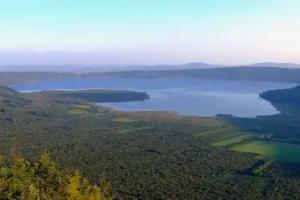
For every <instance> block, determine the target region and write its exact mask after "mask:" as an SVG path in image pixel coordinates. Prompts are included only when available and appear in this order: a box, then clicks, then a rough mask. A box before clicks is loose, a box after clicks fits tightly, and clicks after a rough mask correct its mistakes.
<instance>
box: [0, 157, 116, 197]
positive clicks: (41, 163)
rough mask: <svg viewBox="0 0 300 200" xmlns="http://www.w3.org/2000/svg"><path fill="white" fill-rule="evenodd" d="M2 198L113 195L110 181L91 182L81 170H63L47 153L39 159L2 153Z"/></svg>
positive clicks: (0, 171) (0, 192)
mask: <svg viewBox="0 0 300 200" xmlns="http://www.w3.org/2000/svg"><path fill="white" fill-rule="evenodd" d="M0 199H21V200H22V199H23V200H34V199H40V200H43V199H44V200H49V199H58V200H59V199H61V200H63V199H65V200H93V199H94V200H108V199H113V196H112V191H111V188H110V186H109V184H107V183H102V185H98V186H97V185H91V184H90V183H89V181H88V180H87V179H85V178H83V177H82V176H81V175H80V173H79V171H69V170H61V169H59V167H58V165H57V164H56V163H55V162H54V161H52V160H51V159H50V158H49V155H48V154H47V153H44V154H42V155H41V156H40V158H39V159H38V161H36V162H29V161H27V160H25V159H24V158H22V157H20V156H17V155H13V157H12V158H11V159H7V158H6V157H4V156H0Z"/></svg>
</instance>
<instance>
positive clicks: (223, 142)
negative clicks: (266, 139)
mask: <svg viewBox="0 0 300 200" xmlns="http://www.w3.org/2000/svg"><path fill="white" fill-rule="evenodd" d="M253 137H254V136H252V135H240V136H236V137H231V138H228V139H225V140H221V141H217V142H214V143H212V145H213V146H216V147H223V146H229V145H233V144H237V143H241V142H243V141H246V140H251V139H253Z"/></svg>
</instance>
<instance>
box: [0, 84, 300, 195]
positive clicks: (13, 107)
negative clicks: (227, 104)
mask: <svg viewBox="0 0 300 200" xmlns="http://www.w3.org/2000/svg"><path fill="white" fill-rule="evenodd" d="M0 105H1V109H0V123H1V127H0V133H1V134H0V141H1V144H2V145H1V146H0V151H1V153H2V154H3V155H5V156H10V155H11V152H12V149H13V151H14V152H16V153H17V154H18V155H21V156H22V157H24V158H25V159H26V160H29V161H30V162H35V159H36V158H37V157H38V156H39V155H41V154H42V152H44V151H45V150H47V151H48V152H49V153H50V155H51V156H52V157H53V159H55V160H56V161H57V163H60V165H61V167H62V168H63V169H70V170H79V171H80V172H81V173H82V175H83V177H87V179H88V180H89V181H90V183H91V184H92V185H97V183H99V181H100V182H104V183H107V182H109V183H110V185H111V188H112V191H113V192H112V193H113V194H114V198H115V199H228V200H229V199H230V200H232V199H236V200H240V199H270V200H274V199H298V198H300V193H299V191H300V190H299V187H300V177H299V173H298V171H297V169H298V165H297V163H294V164H287V163H285V162H278V161H274V162H273V161H272V162H269V161H268V160H264V159H257V158H256V155H255V154H252V153H240V152H236V151H232V150H230V149H228V148H225V147H223V146H222V145H221V146H218V145H212V144H213V143H214V142H215V141H216V140H221V139H225V138H226V136H227V135H230V134H231V133H232V135H235V134H236V133H239V132H238V131H239V130H238V129H237V128H235V127H234V126H232V125H231V124H230V123H228V122H227V121H226V120H223V119H219V118H210V117H188V116H181V115H176V114H174V113H167V112H132V113H126V112H120V111H114V110H111V109H109V108H105V107H101V106H96V105H94V104H93V103H89V102H86V101H83V100H82V99H80V100H79V99H77V98H74V99H73V98H62V97H61V96H60V95H54V94H53V93H52V94H51V93H50V94H47V93H46V92H43V93H32V94H21V93H18V92H15V91H13V90H11V89H9V88H7V87H1V89H0ZM239 134H240V133H239Z"/></svg>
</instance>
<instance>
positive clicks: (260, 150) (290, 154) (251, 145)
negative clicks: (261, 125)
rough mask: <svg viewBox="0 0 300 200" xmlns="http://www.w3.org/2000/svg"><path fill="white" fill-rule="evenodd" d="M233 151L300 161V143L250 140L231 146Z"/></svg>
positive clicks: (265, 157) (268, 157) (262, 157)
mask: <svg viewBox="0 0 300 200" xmlns="http://www.w3.org/2000/svg"><path fill="white" fill-rule="evenodd" d="M230 149H231V150H233V151H238V152H248V153H255V154H258V156H257V158H260V159H274V160H280V161H288V162H297V163H300V145H297V144H291V143H279V142H268V141H258V140H255V141H250V142H245V143H241V144H238V145H236V146H233V147H232V148H230Z"/></svg>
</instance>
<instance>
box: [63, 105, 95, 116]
mask: <svg viewBox="0 0 300 200" xmlns="http://www.w3.org/2000/svg"><path fill="white" fill-rule="evenodd" d="M89 108H90V106H88V105H80V104H76V105H74V106H73V107H72V108H71V109H70V110H69V111H68V114H70V115H81V114H84V113H86V112H87V110H88V109H89Z"/></svg>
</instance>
